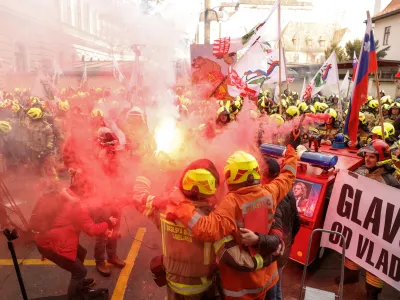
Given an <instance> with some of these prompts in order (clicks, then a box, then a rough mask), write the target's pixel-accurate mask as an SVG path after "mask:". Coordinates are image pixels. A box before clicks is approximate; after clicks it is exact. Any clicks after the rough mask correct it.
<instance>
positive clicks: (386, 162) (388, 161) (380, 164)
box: [376, 158, 392, 167]
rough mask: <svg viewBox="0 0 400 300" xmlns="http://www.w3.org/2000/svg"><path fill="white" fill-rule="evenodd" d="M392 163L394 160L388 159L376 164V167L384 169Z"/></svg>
mask: <svg viewBox="0 0 400 300" xmlns="http://www.w3.org/2000/svg"><path fill="white" fill-rule="evenodd" d="M391 162H392V160H391V159H390V158H389V159H386V160H382V161H378V162H377V163H376V166H377V167H382V166H383V165H386V164H390V163H391Z"/></svg>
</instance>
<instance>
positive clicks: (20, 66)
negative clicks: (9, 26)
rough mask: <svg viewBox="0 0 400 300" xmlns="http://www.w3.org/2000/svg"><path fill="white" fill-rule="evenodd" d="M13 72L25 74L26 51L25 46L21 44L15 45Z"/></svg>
mask: <svg viewBox="0 0 400 300" xmlns="http://www.w3.org/2000/svg"><path fill="white" fill-rule="evenodd" d="M14 56H15V71H16V72H26V50H25V46H24V45H23V44H21V43H19V42H18V43H16V44H15V52H14Z"/></svg>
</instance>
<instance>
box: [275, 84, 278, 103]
mask: <svg viewBox="0 0 400 300" xmlns="http://www.w3.org/2000/svg"><path fill="white" fill-rule="evenodd" d="M274 101H275V103H279V84H277V85H276V86H275V92H274Z"/></svg>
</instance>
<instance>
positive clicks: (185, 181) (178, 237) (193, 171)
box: [134, 159, 219, 300]
mask: <svg viewBox="0 0 400 300" xmlns="http://www.w3.org/2000/svg"><path fill="white" fill-rule="evenodd" d="M179 185H180V186H179V190H180V191H181V192H182V193H183V195H184V197H185V199H188V201H190V202H191V203H193V205H194V207H195V211H196V213H198V214H200V215H208V214H209V213H210V212H211V211H212V210H213V205H212V204H211V203H212V202H213V201H211V199H212V198H213V197H214V195H215V192H216V190H217V188H218V186H219V175H218V172H217V170H216V168H215V166H214V164H213V163H212V162H211V161H209V160H207V159H201V160H197V161H194V162H193V163H191V164H190V165H189V166H188V167H187V168H186V170H185V171H184V172H183V175H182V178H181V180H180V181H179ZM149 189H150V181H149V180H148V179H147V178H146V177H143V176H139V177H137V179H136V183H135V187H134V200H135V201H134V204H135V206H136V208H137V209H138V211H139V212H141V213H142V214H143V215H144V216H146V217H148V218H149V219H150V220H152V221H153V223H154V224H155V225H156V226H157V228H158V229H159V230H160V231H161V236H162V249H163V255H162V258H160V257H157V258H158V262H159V264H160V269H164V270H165V272H166V280H165V279H164V280H161V281H163V282H164V283H163V284H159V283H157V284H158V285H159V286H163V285H165V283H166V284H167V294H168V300H200V299H204V298H206V299H208V298H207V297H208V296H209V297H213V296H214V294H215V280H214V277H215V274H216V271H217V265H216V261H215V254H214V253H215V252H214V247H213V243H210V242H202V241H199V240H197V239H195V238H194V237H193V236H192V234H191V232H190V230H189V229H188V228H187V227H186V226H184V225H183V224H181V223H179V222H177V223H174V222H171V221H169V220H168V218H167V215H166V213H165V211H166V209H163V208H164V207H165V206H166V204H167V203H168V198H161V197H155V196H152V195H150V194H149ZM175 193H176V192H175ZM173 194H174V192H173V193H172V194H171V195H170V197H173ZM179 195H181V193H180V192H179ZM154 261H155V259H153V261H152V264H153V262H154ZM161 265H162V266H161ZM153 269H154V268H153ZM153 274H154V273H153ZM154 276H155V278H156V277H159V276H156V275H154ZM156 282H157V280H156Z"/></svg>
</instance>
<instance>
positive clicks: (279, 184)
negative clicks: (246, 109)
mask: <svg viewBox="0 0 400 300" xmlns="http://www.w3.org/2000/svg"><path fill="white" fill-rule="evenodd" d="M296 168H297V155H296V152H295V151H294V149H293V148H292V147H290V146H289V147H288V149H287V151H286V158H285V161H284V166H283V168H282V170H281V173H280V175H279V176H278V177H277V178H275V179H274V180H273V181H271V182H270V183H269V184H265V185H262V184H258V185H253V186H249V187H244V188H241V189H239V190H236V191H232V192H229V193H228V194H227V195H225V197H224V199H223V201H222V202H221V203H220V205H219V206H218V207H217V208H216V209H215V210H214V211H213V212H212V213H211V214H210V215H208V216H200V215H199V214H198V213H197V212H196V210H195V207H194V206H193V205H192V204H191V203H188V202H182V203H180V204H179V205H178V206H177V207H176V209H175V210H174V212H173V213H174V214H175V216H176V217H177V218H178V219H179V220H180V221H181V222H182V223H183V224H184V225H186V226H187V227H188V228H189V229H190V230H191V232H192V235H193V236H194V237H195V238H196V239H198V240H201V241H214V242H215V241H218V242H220V243H224V241H225V240H226V241H229V238H227V237H228V236H230V235H232V236H234V238H235V239H236V241H237V242H238V243H239V244H241V241H240V238H239V228H240V227H244V218H243V213H242V208H243V206H245V207H248V206H249V205H251V204H254V205H258V206H259V205H260V203H261V205H262V206H264V207H263V208H264V209H265V207H268V216H271V217H269V218H268V223H269V226H268V228H270V225H271V223H272V221H273V215H274V213H275V207H276V205H277V203H278V202H279V201H280V200H281V199H282V198H284V197H285V196H286V195H287V193H288V192H289V191H290V189H291V187H292V185H293V183H294V180H295V178H296V170H297V169H296ZM265 199H267V201H260V200H265ZM242 247H244V246H243V245H242ZM219 270H220V276H221V282H222V287H223V292H224V296H225V299H246V300H247V299H264V296H265V293H266V292H267V291H268V290H269V289H270V288H271V287H272V286H273V285H274V284H275V283H276V282H277V281H278V279H279V276H278V272H277V265H276V262H274V263H272V264H271V265H269V266H267V267H265V268H262V269H259V270H255V271H253V272H241V271H238V270H235V269H233V268H231V267H229V266H228V265H225V264H223V263H222V262H221V263H220V265H219Z"/></svg>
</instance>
